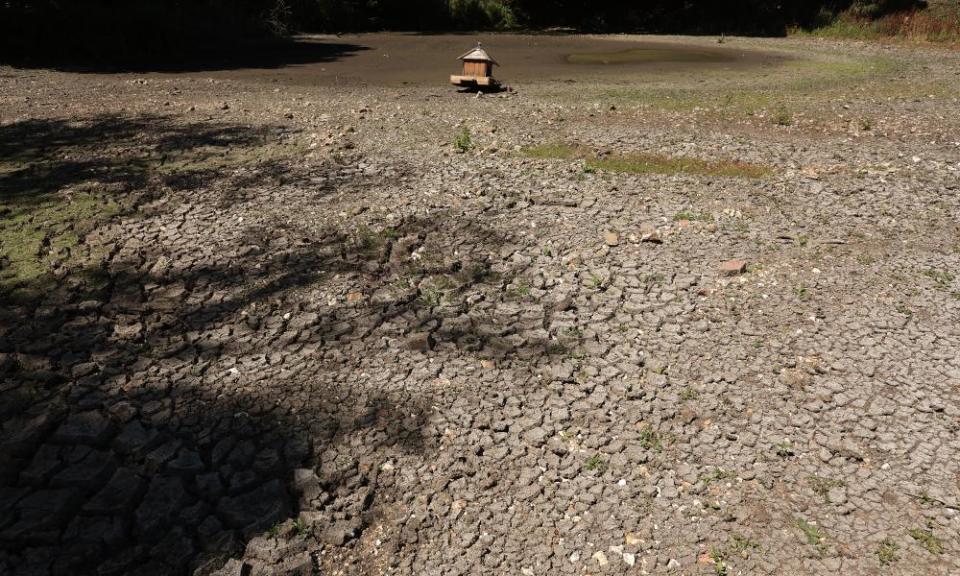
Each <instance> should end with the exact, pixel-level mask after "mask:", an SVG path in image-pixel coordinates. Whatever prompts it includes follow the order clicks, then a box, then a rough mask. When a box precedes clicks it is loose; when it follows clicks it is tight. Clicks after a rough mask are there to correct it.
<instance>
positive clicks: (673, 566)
mask: <svg viewBox="0 0 960 576" xmlns="http://www.w3.org/2000/svg"><path fill="white" fill-rule="evenodd" d="M667 569H668V570H679V569H680V563H679V562H677V559H676V558H671V559H670V560H669V561H668V562H667Z"/></svg>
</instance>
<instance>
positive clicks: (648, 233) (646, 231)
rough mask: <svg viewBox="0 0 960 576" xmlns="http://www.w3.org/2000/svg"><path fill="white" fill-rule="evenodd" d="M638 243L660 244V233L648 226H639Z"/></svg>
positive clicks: (661, 240) (661, 239)
mask: <svg viewBox="0 0 960 576" xmlns="http://www.w3.org/2000/svg"><path fill="white" fill-rule="evenodd" d="M640 241H641V242H650V243H653V244H660V243H662V242H663V238H662V237H661V236H660V231H659V230H657V229H656V228H655V227H653V226H651V225H650V224H643V225H641V226H640Z"/></svg>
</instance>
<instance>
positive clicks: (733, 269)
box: [720, 260, 747, 276]
mask: <svg viewBox="0 0 960 576" xmlns="http://www.w3.org/2000/svg"><path fill="white" fill-rule="evenodd" d="M746 271H747V263H746V262H744V261H743V260H727V261H726V262H724V263H723V264H720V275H721V276H737V275H739V274H743V273H744V272H746Z"/></svg>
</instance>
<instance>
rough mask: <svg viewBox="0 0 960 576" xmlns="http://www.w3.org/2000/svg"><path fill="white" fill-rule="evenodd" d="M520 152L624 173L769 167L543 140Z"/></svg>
mask: <svg viewBox="0 0 960 576" xmlns="http://www.w3.org/2000/svg"><path fill="white" fill-rule="evenodd" d="M523 153H524V154H525V155H526V156H528V157H531V158H540V159H556V160H577V159H580V160H584V162H585V166H586V168H588V169H590V170H604V171H607V172H621V173H628V174H690V175H698V176H714V177H727V178H763V177H765V176H769V175H770V174H771V173H772V172H773V170H772V169H771V168H769V167H767V166H759V165H757V164H750V163H747V162H740V161H735V160H704V159H700V158H691V157H681V156H667V155H664V154H652V153H646V152H632V153H628V154H609V155H597V154H594V153H592V152H590V151H589V150H587V149H586V148H584V147H582V146H570V145H567V144H544V145H541V146H534V147H530V148H525V149H524V150H523Z"/></svg>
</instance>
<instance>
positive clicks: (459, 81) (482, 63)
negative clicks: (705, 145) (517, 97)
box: [450, 43, 500, 89]
mask: <svg viewBox="0 0 960 576" xmlns="http://www.w3.org/2000/svg"><path fill="white" fill-rule="evenodd" d="M460 60H461V61H463V74H461V75H453V76H451V77H450V83H451V84H453V85H454V86H462V87H464V88H480V89H482V88H498V87H499V86H500V83H499V82H497V81H496V80H495V79H494V77H493V67H494V66H499V64H497V61H496V60H494V59H493V58H491V57H490V55H489V54H487V51H486V50H484V49H483V47H482V46H481V45H480V43H477V47H476V48H474V49H473V50H470V51H469V52H467V53H466V54H464V55H463V56H461V57H460Z"/></svg>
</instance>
